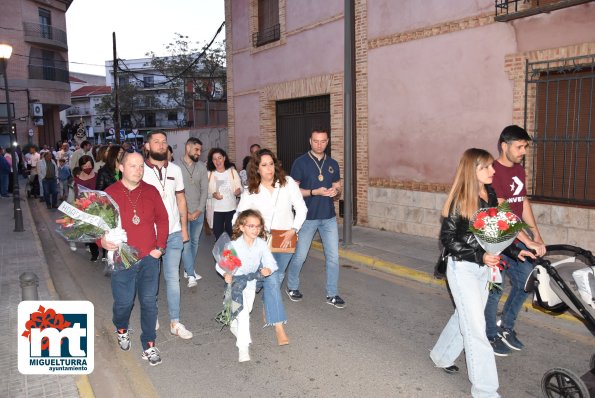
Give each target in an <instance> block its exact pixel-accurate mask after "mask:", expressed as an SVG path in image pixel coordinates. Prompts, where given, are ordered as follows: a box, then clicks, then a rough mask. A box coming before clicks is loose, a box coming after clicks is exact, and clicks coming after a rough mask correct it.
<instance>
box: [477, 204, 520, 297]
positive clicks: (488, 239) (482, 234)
mask: <svg viewBox="0 0 595 398" xmlns="http://www.w3.org/2000/svg"><path fill="white" fill-rule="evenodd" d="M525 227H527V224H525V223H524V222H523V221H522V220H521V219H520V218H519V217H518V216H517V215H516V214H514V213H513V212H512V211H511V210H510V206H509V205H508V202H502V203H501V204H500V205H499V206H498V207H489V208H486V209H479V210H478V211H477V212H475V214H474V215H473V217H472V218H471V222H470V225H469V231H471V232H472V233H473V235H475V238H476V239H477V241H478V242H479V244H480V245H481V247H483V249H484V250H485V251H486V252H487V253H488V254H492V255H498V254H500V253H502V251H503V250H504V249H506V248H507V247H508V246H510V245H511V244H512V243H513V242H514V240H515V239H516V237H517V235H518V234H519V232H521V231H522V230H523V228H525ZM502 269H503V266H502V263H500V264H499V265H498V266H490V281H489V288H490V289H491V288H492V287H496V288H498V289H501V286H500V284H501V283H502V274H501V273H500V271H502Z"/></svg>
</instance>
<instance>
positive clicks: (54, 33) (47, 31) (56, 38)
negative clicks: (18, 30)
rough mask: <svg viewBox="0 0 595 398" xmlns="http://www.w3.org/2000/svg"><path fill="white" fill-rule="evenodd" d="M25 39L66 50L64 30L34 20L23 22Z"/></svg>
mask: <svg viewBox="0 0 595 398" xmlns="http://www.w3.org/2000/svg"><path fill="white" fill-rule="evenodd" d="M23 31H24V32H25V41H29V42H35V43H41V44H46V45H50V46H54V47H58V48H60V49H63V50H68V40H67V37H66V32H65V31H63V30H62V29H58V28H54V27H53V26H51V25H44V24H39V23H34V22H23Z"/></svg>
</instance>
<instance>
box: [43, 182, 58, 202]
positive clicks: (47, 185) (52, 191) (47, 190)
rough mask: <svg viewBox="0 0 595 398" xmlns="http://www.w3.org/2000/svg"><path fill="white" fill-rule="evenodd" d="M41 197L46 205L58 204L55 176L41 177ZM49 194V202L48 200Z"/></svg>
mask: <svg viewBox="0 0 595 398" xmlns="http://www.w3.org/2000/svg"><path fill="white" fill-rule="evenodd" d="M42 184H43V198H44V199H45V204H46V205H47V206H48V207H51V206H57V205H58V180H56V179H55V178H51V179H45V178H44V179H43V181H42ZM50 195H51V202H50Z"/></svg>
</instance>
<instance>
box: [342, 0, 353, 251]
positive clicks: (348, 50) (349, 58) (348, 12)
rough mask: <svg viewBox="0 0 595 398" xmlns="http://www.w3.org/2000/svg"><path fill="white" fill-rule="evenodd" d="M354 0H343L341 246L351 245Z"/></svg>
mask: <svg viewBox="0 0 595 398" xmlns="http://www.w3.org/2000/svg"><path fill="white" fill-rule="evenodd" d="M353 1H354V0H345V11H344V13H343V15H344V16H345V17H344V18H345V39H344V40H345V43H344V45H345V50H344V54H345V55H344V57H345V59H344V72H343V97H344V100H343V107H344V108H343V115H344V136H343V137H344V138H343V145H344V146H343V159H344V166H345V178H344V181H345V188H344V190H343V246H349V245H351V243H352V241H351V228H352V226H353V126H354V119H355V116H354V112H353V110H354V103H355V101H354V98H355V89H354V87H355V84H354V83H355V79H354V76H355V73H354V69H355V18H354V10H355V7H354V3H353Z"/></svg>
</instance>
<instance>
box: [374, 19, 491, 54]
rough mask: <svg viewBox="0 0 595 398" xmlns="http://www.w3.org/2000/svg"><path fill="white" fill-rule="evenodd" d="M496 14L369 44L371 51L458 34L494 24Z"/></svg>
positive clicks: (380, 38) (423, 29)
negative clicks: (453, 33) (428, 38)
mask: <svg viewBox="0 0 595 398" xmlns="http://www.w3.org/2000/svg"><path fill="white" fill-rule="evenodd" d="M494 22H495V20H494V13H493V12H490V13H486V14H480V15H475V16H471V17H467V18H463V19H458V20H455V21H449V22H445V23H440V24H436V25H431V26H425V27H423V28H420V29H415V30H409V31H407V32H401V33H395V34H392V35H389V36H384V37H379V38H377V39H372V40H370V42H369V43H368V46H369V48H370V49H374V48H378V47H384V46H390V45H392V44H398V43H404V42H407V41H412V40H418V39H425V38H427V37H431V36H437V35H442V34H445V33H452V32H458V31H461V30H465V29H473V28H477V27H480V26H485V25H489V24H492V23H494Z"/></svg>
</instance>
